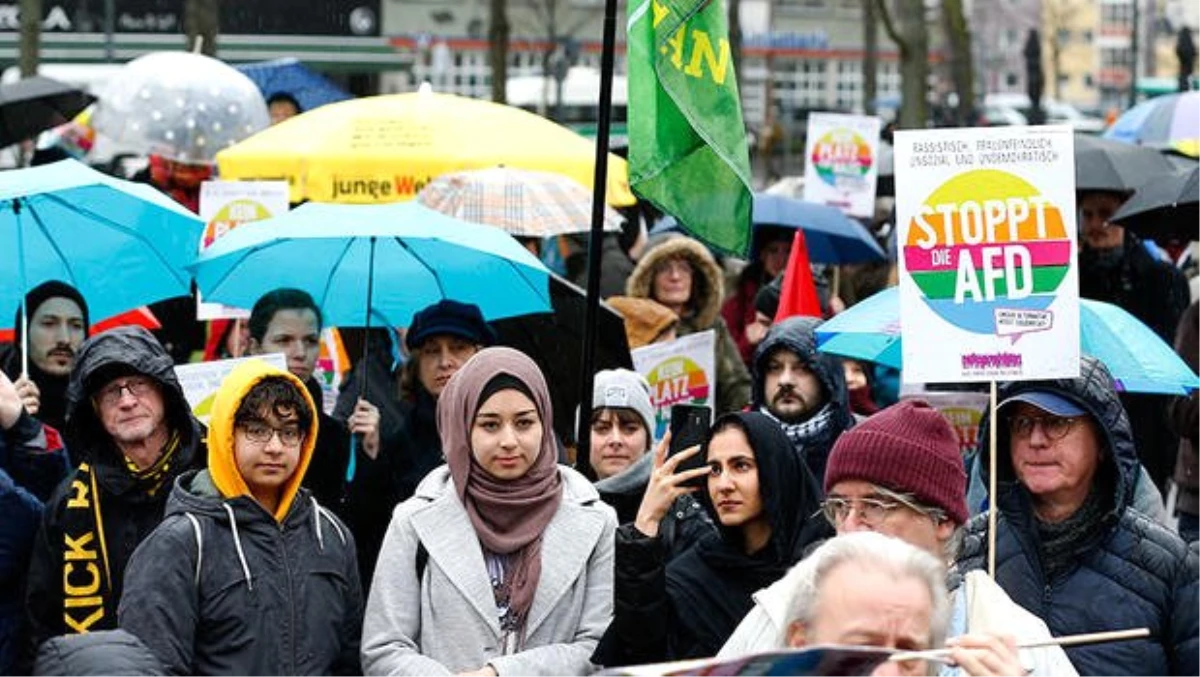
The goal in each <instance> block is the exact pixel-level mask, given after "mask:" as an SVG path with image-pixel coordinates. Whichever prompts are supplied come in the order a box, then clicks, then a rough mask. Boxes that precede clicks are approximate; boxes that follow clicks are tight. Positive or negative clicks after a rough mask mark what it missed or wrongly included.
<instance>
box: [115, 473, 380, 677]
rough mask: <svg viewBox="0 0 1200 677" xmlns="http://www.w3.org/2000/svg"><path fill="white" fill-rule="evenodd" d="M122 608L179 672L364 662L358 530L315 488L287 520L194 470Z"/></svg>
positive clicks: (130, 582)
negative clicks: (320, 500)
mask: <svg viewBox="0 0 1200 677" xmlns="http://www.w3.org/2000/svg"><path fill="white" fill-rule="evenodd" d="M189 515H191V516H192V517H194V518H195V519H196V522H195V523H194V524H195V526H193V522H192V517H189ZM195 527H199V529H200V531H199V534H197V532H196V531H195ZM198 545H199V546H200V547H199V548H197V546H198ZM117 615H118V619H119V622H120V625H121V628H122V629H124V630H128V631H129V632H131V633H132V634H134V635H136V636H137V637H138V638H139V639H141V640H142V641H143V642H145V644H146V646H148V647H149V648H150V650H151V651H152V652H153V653H154V655H155V656H157V657H158V659H159V660H160V661H162V663H163V665H164V666H165V667H166V670H167V673H168V674H176V675H181V674H182V675H196V674H199V675H221V674H228V675H328V674H357V673H358V667H359V666H358V639H359V636H360V633H359V630H360V628H361V627H362V626H361V622H362V620H361V619H362V585H361V584H360V583H359V580H358V560H357V558H356V557H355V548H354V539H353V537H352V536H351V535H350V530H349V529H347V528H346V526H345V525H344V524H342V522H341V520H339V519H338V518H337V517H336V516H334V514H333V513H331V512H330V511H328V510H326V509H325V508H322V507H320V506H319V505H318V504H317V502H316V500H315V499H313V498H312V494H310V493H309V492H308V490H307V489H301V490H300V492H299V493H297V494H296V498H295V501H294V502H293V503H292V507H291V509H290V510H288V513H287V516H286V517H284V519H283V522H282V523H278V522H276V521H275V518H274V517H272V516H271V515H270V514H269V513H267V511H266V510H265V509H264V508H263V507H262V506H260V505H259V504H258V503H256V502H255V501H254V500H253V499H251V498H248V497H245V496H242V497H238V498H232V499H224V498H222V497H221V495H220V494H219V493H218V492H217V490H216V487H214V486H213V484H212V480H211V479H210V477H209V475H208V471H207V470H205V471H201V472H199V473H197V472H190V473H187V474H184V475H183V476H181V477H180V478H179V479H178V480H176V483H175V487H174V489H173V490H172V491H171V496H170V498H169V499H167V516H166V518H165V519H163V522H162V524H160V525H159V526H158V528H157V529H155V530H154V532H153V533H151V534H150V535H149V536H148V537H147V538H146V540H145V541H143V542H142V544H141V545H140V546H138V549H137V550H136V551H135V552H134V554H133V558H132V560H130V563H129V569H128V572H127V573H126V578H125V592H124V594H123V595H122V597H121V605H120V607H119V609H118V612H117Z"/></svg>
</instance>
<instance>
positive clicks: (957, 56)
mask: <svg viewBox="0 0 1200 677" xmlns="http://www.w3.org/2000/svg"><path fill="white" fill-rule="evenodd" d="M942 17H943V22H944V24H945V27H946V39H947V41H948V42H949V43H950V73H951V76H952V77H953V78H954V88H955V89H956V90H957V91H958V110H957V111H956V114H955V118H956V119H957V121H958V124H959V125H960V126H969V125H970V124H971V122H972V121H973V120H974V118H975V65H974V63H973V60H972V58H971V30H970V29H969V28H968V27H967V18H966V16H965V15H964V14H963V0H942Z"/></svg>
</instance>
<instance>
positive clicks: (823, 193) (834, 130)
mask: <svg viewBox="0 0 1200 677" xmlns="http://www.w3.org/2000/svg"><path fill="white" fill-rule="evenodd" d="M878 180H879V118H877V117H874V116H867V115H843V114H840V113H811V114H809V116H808V140H807V142H806V143H805V148H804V200H805V201H806V202H817V203H820V204H824V205H829V206H830V207H836V208H838V209H840V210H842V211H843V212H844V213H846V214H850V215H851V216H862V217H867V218H870V217H872V216H874V215H875V184H876V182H877V181H878Z"/></svg>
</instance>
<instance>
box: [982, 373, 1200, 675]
mask: <svg viewBox="0 0 1200 677" xmlns="http://www.w3.org/2000/svg"><path fill="white" fill-rule="evenodd" d="M1030 390H1039V391H1044V392H1051V393H1054V394H1056V395H1058V396H1060V397H1064V398H1067V399H1069V400H1071V401H1073V402H1074V403H1076V404H1077V405H1078V406H1080V407H1082V408H1083V409H1084V410H1085V411H1087V412H1088V414H1089V415H1090V416H1091V418H1092V419H1093V420H1094V421H1095V422H1096V423H1097V425H1096V429H1097V430H1099V431H1100V435H1101V439H1100V442H1101V445H1102V449H1101V461H1100V466H1099V468H1098V469H1097V471H1096V476H1095V479H1094V480H1093V489H1092V491H1093V492H1094V493H1096V494H1097V495H1098V497H1099V499H1100V506H1101V508H1100V510H1098V511H1097V512H1098V515H1097V517H1096V518H1095V519H1096V520H1098V522H1093V523H1087V524H1082V525H1080V526H1079V528H1078V532H1079V533H1080V534H1083V536H1081V537H1078V538H1074V539H1072V540H1073V543H1072V546H1071V547H1072V551H1071V553H1070V555H1069V566H1067V567H1065V568H1064V569H1063V570H1062V571H1061V573H1059V574H1058V575H1056V576H1054V577H1048V576H1047V575H1046V573H1045V567H1044V564H1043V558H1044V557H1045V552H1044V547H1043V543H1042V542H1041V537H1040V536H1039V529H1038V522H1037V518H1036V516H1035V513H1034V510H1033V499H1032V496H1031V494H1030V493H1029V491H1028V490H1027V489H1026V488H1025V487H1024V485H1022V484H1021V483H1020V482H1018V481H1017V479H1016V477H1015V475H1014V473H1013V470H1012V460H1011V456H1010V453H1009V448H1010V447H1009V435H1008V431H1007V430H1006V429H1005V427H1004V426H1001V427H1000V428H998V429H997V431H996V433H997V434H996V437H997V444H996V448H997V449H999V450H1000V458H998V459H997V463H996V467H997V472H998V477H997V487H996V491H997V496H998V498H997V500H996V505H997V506H998V508H999V514H998V515H997V519H996V582H997V583H999V584H1000V587H1002V588H1003V589H1004V591H1005V592H1007V593H1008V595H1009V597H1011V598H1012V600H1013V601H1014V602H1016V603H1017V604H1020V605H1021V606H1023V607H1025V608H1026V609H1028V610H1029V611H1031V612H1032V613H1034V614H1035V615H1037V616H1039V617H1040V618H1041V619H1042V620H1044V621H1045V622H1046V625H1047V626H1048V627H1049V628H1050V632H1051V633H1052V634H1053V635H1054V636H1056V637H1057V636H1062V635H1072V634H1077V633H1085V632H1098V631H1102V630H1119V629H1125V628H1139V627H1147V628H1149V629H1150V634H1151V637H1150V638H1148V639H1139V640H1131V641H1125V642H1106V643H1102V644H1092V645H1086V646H1077V647H1070V648H1067V649H1066V652H1067V656H1068V657H1069V658H1070V659H1071V662H1072V663H1074V665H1075V668H1076V669H1077V670H1078V671H1079V674H1082V675H1105V674H1112V675H1195V674H1197V671H1198V670H1200V666H1198V664H1197V660H1198V654H1200V649H1198V645H1197V642H1198V641H1200V639H1198V638H1200V628H1198V626H1197V614H1198V613H1200V609H1198V604H1200V602H1198V600H1197V586H1198V584H1200V581H1198V578H1200V573H1198V569H1197V556H1196V549H1195V548H1189V547H1188V546H1187V545H1186V544H1184V542H1183V541H1182V540H1181V539H1180V538H1179V536H1177V535H1176V534H1174V533H1172V532H1171V531H1169V530H1168V529H1166V528H1165V527H1163V526H1162V525H1161V524H1158V523H1157V522H1155V521H1154V520H1153V519H1151V518H1150V517H1147V516H1146V515H1144V514H1142V513H1141V512H1138V511H1137V510H1136V509H1135V508H1133V507H1132V502H1133V498H1134V494H1135V484H1136V483H1137V477H1138V473H1139V467H1138V457H1137V452H1136V450H1135V449H1134V446H1133V437H1132V435H1131V433H1130V428H1129V419H1128V418H1127V417H1126V416H1125V410H1124V409H1123V408H1122V407H1121V402H1120V400H1119V399H1118V398H1117V394H1116V392H1115V390H1114V387H1113V380H1112V376H1111V375H1110V374H1109V373H1108V370H1107V369H1106V368H1105V367H1104V365H1103V364H1102V363H1100V362H1099V361H1097V360H1095V359H1093V358H1091V357H1087V356H1085V357H1083V358H1082V361H1081V363H1080V376H1079V378H1076V379H1060V380H1055V381H1019V382H1013V383H1006V384H1002V385H1001V387H1000V390H999V392H998V394H997V397H998V398H999V399H1000V400H1004V399H1007V398H1009V397H1012V396H1013V395H1017V394H1019V393H1021V392H1027V391H1030ZM980 425H981V428H980V435H979V437H980V439H981V440H984V442H981V444H980V449H979V453H980V455H981V456H982V457H983V462H982V463H981V465H982V467H983V468H984V475H985V478H984V479H985V480H986V473H987V470H986V469H987V467H988V463H987V459H986V456H987V454H988V445H987V442H986V440H987V439H988V433H987V430H986V427H987V426H988V425H990V422H989V421H988V419H987V417H986V414H985V418H984V420H983V422H982V423H981V424H980ZM987 543H988V534H987V515H986V514H984V515H978V516H976V517H975V518H973V519H972V520H971V521H970V522H968V523H967V527H966V536H965V537H964V539H963V546H962V550H961V553H960V555H959V560H958V566H959V568H960V569H961V570H962V571H964V572H966V571H971V570H973V569H980V568H984V567H986V566H987V549H988V545H987Z"/></svg>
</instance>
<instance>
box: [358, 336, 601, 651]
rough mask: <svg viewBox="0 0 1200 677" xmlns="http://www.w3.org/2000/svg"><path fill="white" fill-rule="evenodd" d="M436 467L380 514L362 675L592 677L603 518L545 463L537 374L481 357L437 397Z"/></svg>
mask: <svg viewBox="0 0 1200 677" xmlns="http://www.w3.org/2000/svg"><path fill="white" fill-rule="evenodd" d="M437 413H438V430H439V433H440V435H441V440H442V449H443V451H444V452H445V455H446V464H445V465H444V466H441V467H439V468H436V469H434V470H433V471H431V472H430V473H429V474H428V475H427V476H426V477H425V479H424V480H422V482H421V484H420V485H419V486H418V487H417V490H416V493H415V494H414V495H413V497H412V498H410V499H409V500H407V501H405V502H404V503H402V504H400V506H399V507H397V508H396V512H395V514H394V515H393V517H392V522H391V524H390V525H389V527H388V532H387V535H386V536H385V537H384V541H383V547H382V549H381V551H380V553H379V561H378V564H377V566H376V569H375V577H374V580H373V582H372V585H371V592H370V595H369V597H368V600H367V612H366V618H365V619H364V620H363V638H362V661H363V669H364V671H365V674H368V675H385V674H386V675H437V674H454V673H457V674H476V675H498V674H558V675H582V674H588V673H590V672H592V671H593V670H594V666H593V665H592V664H591V662H590V656H591V655H592V652H593V650H594V649H595V648H596V643H597V642H598V641H599V639H600V637H601V635H602V634H603V633H604V629H605V627H607V626H608V623H609V620H610V619H611V617H612V596H613V590H612V584H613V537H614V532H615V530H616V516H615V515H614V514H613V511H612V509H611V508H609V507H608V506H606V505H605V504H603V503H602V502H601V501H600V496H599V494H597V493H596V490H595V489H594V488H593V487H592V485H591V483H590V482H588V480H587V479H586V478H585V477H584V476H583V475H581V474H579V473H577V472H575V471H574V470H572V469H570V468H567V467H565V466H560V465H558V464H557V462H556V457H557V449H556V447H555V442H554V433H553V430H552V428H551V424H552V423H553V421H554V415H553V411H552V410H551V406H550V394H549V390H548V388H547V387H546V382H545V379H544V378H543V377H542V374H541V372H540V371H539V370H538V368H537V365H535V364H534V363H533V361H532V360H530V359H529V358H528V357H526V356H525V355H523V354H521V353H519V352H517V351H515V350H512V349H510V348H487V349H484V350H482V351H480V352H479V353H477V354H476V355H475V356H473V357H472V358H471V359H470V360H468V361H467V363H466V364H464V365H463V366H462V368H461V369H460V370H459V371H458V372H457V373H455V375H454V376H453V377H451V379H450V381H449V383H447V385H446V388H445V390H443V391H442V395H441V397H440V398H439V399H438V411H437Z"/></svg>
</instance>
